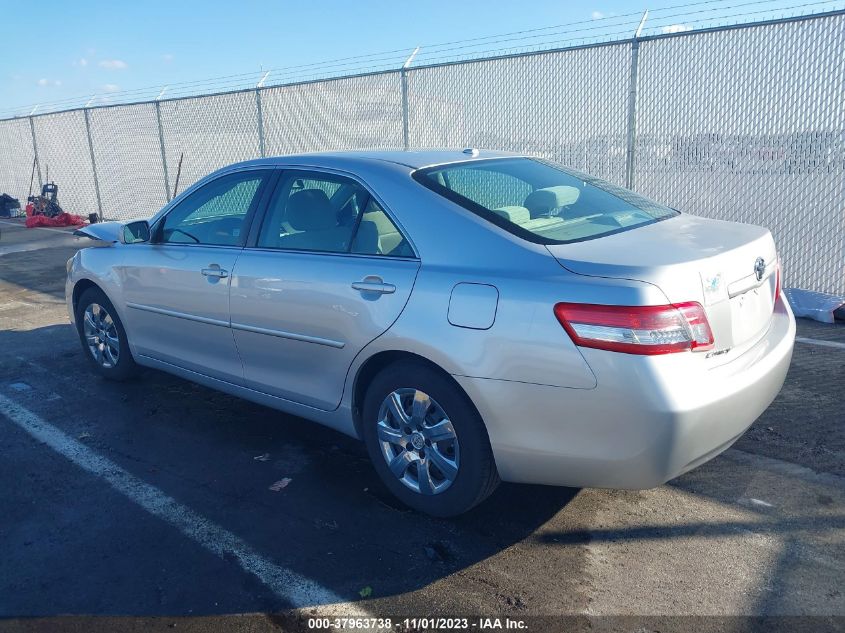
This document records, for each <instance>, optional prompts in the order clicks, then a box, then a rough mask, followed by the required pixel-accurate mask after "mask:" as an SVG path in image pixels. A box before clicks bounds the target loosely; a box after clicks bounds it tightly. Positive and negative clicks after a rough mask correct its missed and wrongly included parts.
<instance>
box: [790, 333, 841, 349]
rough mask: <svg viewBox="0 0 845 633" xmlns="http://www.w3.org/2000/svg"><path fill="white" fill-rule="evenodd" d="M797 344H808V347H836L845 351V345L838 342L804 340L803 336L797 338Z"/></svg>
mask: <svg viewBox="0 0 845 633" xmlns="http://www.w3.org/2000/svg"><path fill="white" fill-rule="evenodd" d="M795 342H796V343H807V344H808V345H820V346H822V347H835V348H836V349H845V343H839V342H837V341H822V340H820V339H817V338H804V337H803V336H796V337H795Z"/></svg>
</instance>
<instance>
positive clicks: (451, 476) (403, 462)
mask: <svg viewBox="0 0 845 633" xmlns="http://www.w3.org/2000/svg"><path fill="white" fill-rule="evenodd" d="M377 432H378V440H379V446H380V447H381V453H382V456H383V457H384V460H385V462H387V467H388V468H389V469H390V472H392V473H393V475H394V476H395V477H396V478H397V479H399V481H401V482H402V483H403V484H404V485H405V486H407V487H408V488H410V489H411V490H413V491H414V492H417V493H420V494H423V495H436V494H440V493H441V492H443V491H445V490H446V489H447V488H449V486H451V485H452V483H453V482H454V481H455V478H456V477H457V475H458V468H459V466H460V447H459V445H458V437H457V435H456V434H455V428H454V427H453V426H452V422H451V420H450V419H449V417H448V416H447V415H446V412H445V411H444V410H443V407H441V406H440V405H439V404H438V403H437V401H435V400H434V399H433V398H431V397H430V396H429V395H428V394H426V393H424V392H422V391H419V390H418V389H411V388H407V389H397V390H395V391H393V392H391V393H390V394H389V395H388V396H387V397H386V398H385V399H384V401H383V402H382V404H381V407H380V408H379V413H378V423H377Z"/></svg>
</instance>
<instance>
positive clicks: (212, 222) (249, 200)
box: [158, 171, 267, 246]
mask: <svg viewBox="0 0 845 633" xmlns="http://www.w3.org/2000/svg"><path fill="white" fill-rule="evenodd" d="M266 174H267V172H266V171H246V172H239V173H234V174H229V175H227V176H222V177H220V178H217V179H216V180H213V181H211V182H210V183H208V184H206V185H203V186H202V187H200V188H199V189H197V190H196V191H195V192H193V193H192V194H190V195H189V196H188V197H187V198H185V200H183V201H182V202H180V203H179V205H178V206H177V207H176V208H174V209H173V210H172V211H170V212H169V213H168V214H167V216H166V217H165V218H164V223H163V225H162V228H161V231H160V234H159V239H158V241H159V242H161V243H165V244H207V245H212V246H237V245H239V244H240V243H241V238H242V236H243V234H244V228H245V227H244V222H245V220H246V217H247V214H248V212H249V210H250V208H251V207H252V205H253V204H254V203H255V202H256V200H257V198H258V191H259V189H260V188H261V184H262V182H263V181H264V178H265V177H266Z"/></svg>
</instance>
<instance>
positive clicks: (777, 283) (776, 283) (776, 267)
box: [775, 260, 780, 302]
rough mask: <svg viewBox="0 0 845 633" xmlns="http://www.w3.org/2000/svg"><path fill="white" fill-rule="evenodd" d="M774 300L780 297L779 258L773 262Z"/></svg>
mask: <svg viewBox="0 0 845 633" xmlns="http://www.w3.org/2000/svg"><path fill="white" fill-rule="evenodd" d="M775 275H776V276H775V302H777V300H778V299H779V298H780V260H778V261H777V263H776V264H775Z"/></svg>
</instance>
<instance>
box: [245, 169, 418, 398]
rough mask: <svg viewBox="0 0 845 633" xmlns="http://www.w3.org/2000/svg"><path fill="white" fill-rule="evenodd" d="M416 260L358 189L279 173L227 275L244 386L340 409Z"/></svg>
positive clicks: (399, 303)
mask: <svg viewBox="0 0 845 633" xmlns="http://www.w3.org/2000/svg"><path fill="white" fill-rule="evenodd" d="M418 269H419V260H418V259H417V258H416V256H415V255H414V252H413V250H412V249H411V246H410V244H409V243H408V241H407V240H406V239H405V238H404V236H403V235H402V234H401V233H400V232H399V231H398V229H397V228H396V225H395V223H393V222H392V221H391V220H390V218H389V217H388V215H387V214H386V213H385V212H384V210H383V209H382V208H381V207H380V206H379V205H378V204H377V202H376V201H375V200H374V199H373V198H372V196H371V195H370V194H369V193H368V192H367V190H366V189H365V188H364V187H363V186H362V185H360V184H359V183H357V182H355V181H353V180H350V179H347V178H344V177H342V176H338V175H334V174H327V173H322V172H285V173H284V174H283V176H282V178H281V179H280V181H279V185H278V187H277V188H276V191H275V193H274V196H273V198H272V199H271V201H270V204H269V207H268V210H267V213H266V216H265V218H264V221H263V223H262V225H261V229H260V231H259V233H258V237H257V245H256V247H255V248H249V247H248V248H246V249H244V251H243V254H242V255H241V257H240V258H239V259H238V261H237V263H236V264H235V270H234V275H233V278H232V292H231V318H232V330H233V333H234V336H235V341H236V343H237V348H238V351H239V352H240V356H241V359H242V361H243V364H244V375H245V379H246V384H247V386H249V387H251V388H253V389H257V390H259V391H262V392H265V393H270V394H273V395H277V396H280V397H282V398H285V399H288V400H292V401H294V402H298V403H301V404H306V405H309V406H313V407H316V408H319V409H324V410H331V409H334V408H336V407H337V405H338V404H339V403H340V399H341V395H342V393H343V385H344V382H345V379H346V374H347V371H348V370H349V367H350V365H351V364H352V361H353V359H354V358H355V356H356V355H357V354H358V352H360V351H361V349H362V348H363V347H364V346H365V345H367V343H369V342H370V341H372V340H373V339H374V338H376V337H377V336H379V335H380V334H382V333H383V332H384V331H385V330H387V329H388V328H389V327H390V326H391V325H392V324H393V322H394V321H395V320H396V319H397V318H398V316H399V314H400V313H401V312H402V310H403V308H404V307H405V304H406V303H407V301H408V297H409V296H410V293H411V288H412V287H413V284H414V280H415V278H416V274H417V270H418Z"/></svg>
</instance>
